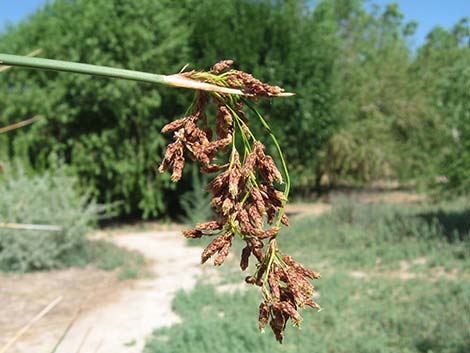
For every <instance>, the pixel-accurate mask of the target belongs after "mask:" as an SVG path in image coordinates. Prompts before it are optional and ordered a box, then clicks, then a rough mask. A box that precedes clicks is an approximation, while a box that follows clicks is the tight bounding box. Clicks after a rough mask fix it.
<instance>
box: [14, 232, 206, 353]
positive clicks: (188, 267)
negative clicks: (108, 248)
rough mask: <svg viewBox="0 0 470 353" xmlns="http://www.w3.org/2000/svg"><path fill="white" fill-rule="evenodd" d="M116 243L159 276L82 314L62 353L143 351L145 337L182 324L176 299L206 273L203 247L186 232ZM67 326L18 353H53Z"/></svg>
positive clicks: (119, 238) (22, 345) (130, 237)
mask: <svg viewBox="0 0 470 353" xmlns="http://www.w3.org/2000/svg"><path fill="white" fill-rule="evenodd" d="M113 240H114V241H115V243H116V244H117V245H119V246H122V247H125V248H128V249H130V250H137V251H140V252H141V253H142V254H144V256H145V257H146V258H147V259H148V260H149V261H151V266H150V271H151V272H153V275H152V276H151V277H150V278H143V279H140V280H136V281H134V282H133V283H132V286H131V287H130V288H125V289H121V290H119V292H118V293H116V296H115V297H114V298H112V300H109V301H104V302H102V303H101V304H100V305H98V306H96V307H94V308H92V309H91V310H87V311H86V312H85V313H82V314H81V315H80V316H79V318H78V320H77V321H76V322H75V323H74V325H73V327H72V329H71V330H70V331H69V333H68V334H67V336H66V338H65V340H64V341H63V342H62V343H61V345H60V347H59V349H58V350H57V353H73V352H77V350H78V348H79V347H80V346H81V345H82V347H81V350H80V352H81V353H93V352H99V353H121V352H122V353H137V352H142V348H143V347H144V344H145V338H146V337H147V336H148V335H150V333H151V332H152V331H153V330H154V329H156V328H158V327H162V326H168V325H171V324H173V323H176V322H178V320H179V318H178V316H176V315H175V314H174V313H173V312H172V310H171V300H172V299H173V297H174V295H175V293H176V291H178V290H179V289H190V288H191V287H193V286H194V284H195V282H196V279H197V275H199V274H202V272H203V268H202V267H201V266H200V264H199V258H200V252H201V250H200V248H196V247H188V246H187V245H186V241H185V239H184V238H183V237H182V236H181V233H180V232H177V231H172V232H148V233H136V234H125V235H119V236H116V237H114V238H113ZM84 296H85V294H84ZM72 316H73V315H71V317H72ZM39 324H40V323H38V325H39ZM64 324H65V323H64ZM64 324H63V325H62V327H50V329H49V330H45V329H44V328H43V329H42V330H41V331H42V332H41V334H40V335H34V336H32V337H28V339H27V340H22V341H20V342H18V343H17V345H16V352H19V353H20V352H21V353H23V352H24V353H26V352H28V353H31V352H34V353H50V352H51V350H52V347H53V346H54V344H55V342H57V341H58V339H59V337H60V335H61V334H62V332H63V330H64V329H65V326H66V325H64ZM13 351H15V350H13Z"/></svg>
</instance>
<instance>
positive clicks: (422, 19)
mask: <svg viewBox="0 0 470 353" xmlns="http://www.w3.org/2000/svg"><path fill="white" fill-rule="evenodd" d="M234 1H237V0H234ZM46 2H47V0H0V30H1V29H3V28H4V27H5V25H6V23H15V22H17V21H19V20H21V19H22V18H25V17H26V16H27V15H28V14H30V13H32V12H34V11H35V10H36V9H37V8H39V7H40V6H41V5H43V4H45V3H46ZM373 2H375V3H378V4H380V5H385V4H388V3H390V2H392V1H391V0H373ZM397 2H398V3H399V5H400V9H401V10H402V12H403V13H404V14H405V20H407V21H411V20H416V21H418V23H419V26H418V30H417V32H416V34H415V36H414V38H413V43H412V44H413V45H420V44H422V43H423V41H424V39H425V37H426V34H427V33H428V32H429V31H430V30H431V29H432V28H433V27H435V26H437V25H440V26H443V27H446V28H449V27H452V26H453V25H454V24H455V23H456V22H457V21H458V20H459V19H461V18H462V17H465V16H470V0H398V1H397Z"/></svg>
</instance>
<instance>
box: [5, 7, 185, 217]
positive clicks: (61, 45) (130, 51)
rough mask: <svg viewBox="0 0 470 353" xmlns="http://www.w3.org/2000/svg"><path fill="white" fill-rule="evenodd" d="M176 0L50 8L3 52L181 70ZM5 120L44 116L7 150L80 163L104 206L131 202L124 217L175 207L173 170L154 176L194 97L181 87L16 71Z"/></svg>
mask: <svg viewBox="0 0 470 353" xmlns="http://www.w3.org/2000/svg"><path fill="white" fill-rule="evenodd" d="M179 13H180V11H179V10H177V9H175V7H174V6H171V2H170V1H158V2H156V1H152V0H139V1H130V0H129V1H120V2H110V1H107V0H99V1H94V0H93V1H91V0H79V1H65V0H58V1H55V2H53V3H51V4H47V5H46V6H45V8H44V9H42V10H40V11H38V12H37V13H35V14H34V15H32V16H31V17H30V18H29V19H28V20H27V21H25V22H23V23H20V24H19V25H18V26H16V27H14V28H11V29H10V30H8V31H7V32H6V33H5V34H4V35H2V36H1V38H0V50H1V51H2V52H9V53H25V52H28V51H30V50H31V48H33V49H36V48H42V49H43V54H42V55H44V56H46V57H49V58H55V59H64V60H70V61H78V62H89V63H94V64H98V65H100V64H101V65H108V66H114V67H123V68H130V69H135V70H141V71H147V72H161V73H165V72H168V73H171V72H177V71H178V70H179V69H180V67H181V65H183V64H184V63H185V62H187V56H186V53H187V46H186V37H187V34H188V31H187V30H186V29H185V26H184V24H183V22H182V21H180V14H179ZM0 90H1V91H2V92H3V93H2V94H3V98H2V101H1V102H0V112H1V115H2V119H4V120H3V122H4V123H6V122H11V121H15V120H17V119H18V118H22V117H29V116H32V115H37V114H40V115H43V116H44V117H45V119H43V120H42V121H41V122H40V123H39V124H36V125H34V126H32V127H31V128H28V129H26V130H24V131H23V130H22V131H18V132H15V133H12V134H9V135H8V138H9V143H8V145H7V146H8V147H9V152H8V153H9V155H10V156H20V157H21V158H24V159H27V160H30V161H31V163H32V165H33V166H34V167H35V168H37V169H41V168H42V167H44V166H46V165H47V160H48V156H49V155H50V154H51V153H55V154H58V155H60V156H62V157H64V158H65V159H66V161H67V162H68V163H69V164H71V165H72V166H73V169H74V170H75V172H76V173H77V174H78V176H79V177H80V181H81V184H82V185H86V186H87V187H89V188H91V192H92V195H93V196H94V197H97V198H98V201H99V202H102V203H111V202H115V201H124V202H122V203H121V205H123V209H122V210H121V212H122V213H131V212H136V211H138V210H140V212H142V214H143V216H144V217H148V216H150V215H157V214H159V213H160V212H163V211H164V210H165V207H166V206H167V204H168V203H169V201H167V200H166V199H165V196H167V195H166V194H165V190H169V189H171V187H170V183H169V178H168V177H167V176H158V177H157V176H156V174H155V166H156V165H158V163H159V161H160V158H161V156H162V155H163V148H164V146H165V144H166V141H165V138H164V137H163V136H162V134H161V133H160V129H161V127H162V126H163V125H164V124H165V122H167V121H168V119H169V118H172V117H173V116H174V115H176V114H179V113H181V112H182V111H183V110H182V109H180V108H181V107H182V105H183V104H184V103H186V102H187V97H186V96H185V94H184V93H183V92H181V91H179V92H178V94H177V93H175V92H171V93H170V92H169V91H170V90H169V89H161V88H157V87H154V86H152V85H143V84H138V83H134V82H128V81H117V80H107V79H97V78H92V77H84V76H78V75H71V74H58V73H51V72H36V71H31V70H24V69H13V70H9V71H7V72H4V73H2V80H1V82H0Z"/></svg>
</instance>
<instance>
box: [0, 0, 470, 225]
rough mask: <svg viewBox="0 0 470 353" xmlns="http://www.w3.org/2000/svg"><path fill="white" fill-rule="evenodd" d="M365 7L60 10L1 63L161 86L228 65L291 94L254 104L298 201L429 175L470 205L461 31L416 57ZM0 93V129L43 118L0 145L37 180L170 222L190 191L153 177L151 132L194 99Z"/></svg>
mask: <svg viewBox="0 0 470 353" xmlns="http://www.w3.org/2000/svg"><path fill="white" fill-rule="evenodd" d="M364 3H365V2H364V1H362V0H323V1H319V2H317V3H316V4H315V6H311V2H309V1H306V0H295V1H274V0H261V1H254V0H241V1H231V0H202V1H201V0H182V1H180V2H178V6H175V5H174V3H173V2H171V1H169V0H160V1H152V0H132V1H131V0H123V1H108V0H97V1H92V0H73V1H69V0H56V1H54V2H52V3H50V4H48V5H46V7H45V8H44V9H42V10H40V11H38V12H37V13H35V14H33V15H32V16H31V17H30V18H29V19H28V20H26V21H24V22H22V23H20V24H19V25H17V26H15V27H11V28H9V29H7V31H6V32H5V33H3V34H2V35H0V51H2V52H7V53H15V54H24V53H28V52H30V51H32V50H34V49H37V48H42V49H43V54H42V55H43V56H45V57H50V58H55V59H62V60H71V61H80V62H89V63H94V64H101V65H108V66H114V67H123V68H130V69H135V70H141V71H147V72H158V73H174V72H178V71H179V70H180V68H181V67H182V66H183V65H184V64H186V63H190V64H192V65H191V68H196V69H200V68H209V67H210V66H211V65H212V64H214V63H215V62H217V61H219V60H220V59H227V58H231V59H234V60H235V62H236V64H235V65H236V68H239V69H242V70H245V71H248V72H251V73H253V74H254V75H255V76H256V77H259V78H260V79H262V80H264V81H267V82H270V83H272V84H277V85H280V86H283V87H284V88H285V89H286V90H288V91H292V92H295V93H296V97H295V98H290V99H278V100H275V101H273V102H261V104H262V107H261V109H262V110H263V112H264V113H265V114H264V115H265V116H266V117H267V119H269V120H270V125H271V126H272V128H273V130H274V132H275V134H276V136H278V138H279V141H280V143H281V145H282V146H283V149H284V152H285V154H286V159H287V162H288V164H289V168H290V170H291V174H292V182H293V185H292V186H293V191H294V194H295V193H296V192H297V193H300V192H303V191H309V190H311V189H312V188H314V187H318V186H319V185H321V184H322V183H326V184H330V185H334V184H335V183H337V182H339V181H343V180H347V181H352V182H361V183H362V182H368V181H372V180H375V179H380V178H399V179H402V180H409V179H413V180H421V179H426V180H429V179H432V180H435V178H436V177H437V176H445V177H446V178H447V179H448V180H449V182H448V183H447V184H442V185H441V188H442V189H449V190H450V189H452V190H454V192H453V194H455V193H461V194H462V193H468V190H469V186H468V180H469V179H470V178H468V170H469V168H468V165H469V164H468V163H469V161H468V158H467V155H468V153H465V151H467V150H468V142H467V141H468V140H470V139H469V138H467V135H468V129H467V127H468V125H469V124H468V120H469V117H468V111H470V109H468V101H470V100H469V99H468V92H469V89H468V82H469V80H468V75H467V73H468V69H467V68H468V66H469V65H468V64H469V55H470V54H469V47H468V22H465V20H463V21H461V22H459V23H458V24H457V25H456V26H455V27H454V28H453V29H452V30H445V29H442V28H436V29H434V30H433V31H432V32H431V33H430V34H429V37H428V40H427V42H426V43H425V45H423V47H422V48H419V49H418V52H417V55H413V53H412V51H411V49H410V47H409V45H408V41H409V37H410V35H412V33H413V32H414V30H415V29H416V23H413V22H410V23H405V22H404V20H403V14H402V13H401V12H400V10H399V8H398V6H397V5H396V4H392V5H389V6H387V7H385V8H380V7H375V8H373V9H372V10H366V7H365V5H364ZM254 24H256V25H254ZM0 91H1V92H2V100H1V101H0V113H1V114H0V119H1V120H0V121H1V123H2V124H8V123H12V122H14V121H18V120H19V119H23V118H29V117H31V116H34V115H38V114H40V115H43V116H44V117H45V118H44V119H42V121H40V122H38V123H36V124H34V125H33V126H30V127H28V128H25V129H21V130H18V131H15V132H12V133H9V134H8V135H7V136H0V143H2V150H1V152H0V153H2V155H6V156H8V157H10V158H11V157H16V158H21V159H22V160H23V161H24V162H25V163H28V164H31V165H32V167H33V168H34V169H36V170H42V169H44V168H46V167H47V166H48V160H49V156H50V155H59V156H61V157H63V158H64V159H65V160H66V162H67V163H68V164H69V165H70V166H72V167H73V169H74V171H75V172H76V174H77V175H78V176H79V180H80V184H81V185H86V186H87V187H90V188H91V192H92V195H93V196H94V197H96V198H97V200H98V201H99V202H100V203H106V204H111V203H114V202H116V201H119V202H120V205H121V208H120V209H119V212H120V214H121V215H124V214H133V215H139V216H142V217H144V218H146V217H154V216H159V215H162V214H170V213H171V211H174V210H177V209H178V202H177V198H178V196H179V195H181V194H182V193H184V192H185V191H188V190H191V183H192V178H191V175H190V173H186V175H185V176H184V180H183V182H182V183H180V184H179V185H178V186H177V187H176V186H174V185H172V184H171V183H170V180H169V177H168V175H166V174H164V175H158V174H157V173H156V171H155V167H156V166H157V165H158V164H159V162H160V160H161V156H162V155H163V151H164V146H165V144H166V141H167V140H166V138H165V137H163V136H162V135H161V134H160V129H161V127H162V126H163V125H164V124H165V123H166V122H168V121H170V120H171V119H174V118H175V117H177V116H179V115H181V114H182V113H183V112H184V109H185V107H186V106H187V105H188V103H189V101H190V98H191V97H190V93H189V92H184V91H181V90H176V89H168V88H161V87H155V86H152V85H143V84H138V83H133V82H127V81H116V80H106V79H98V78H92V77H84V76H78V75H69V74H58V73H52V72H37V71H31V70H25V69H12V70H8V71H6V72H3V73H2V80H1V81H0ZM255 125H256V124H255ZM254 129H255V130H256V129H258V130H260V129H261V127H260V126H258V127H256V126H254ZM455 136H458V138H456V137H455ZM265 142H266V144H267V145H268V148H269V149H273V146H272V145H270V142H269V141H265ZM3 146H5V147H4V148H3ZM271 152H273V150H272V151H271ZM176 188H178V189H176Z"/></svg>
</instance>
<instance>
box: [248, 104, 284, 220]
mask: <svg viewBox="0 0 470 353" xmlns="http://www.w3.org/2000/svg"><path fill="white" fill-rule="evenodd" d="M243 101H244V102H245V104H246V105H247V106H248V107H249V108H250V109H251V110H252V111H253V112H254V113H255V114H256V116H257V117H258V119H259V120H260V122H261V124H262V125H263V126H264V128H265V129H266V130H267V131H268V133H269V136H270V137H271V139H272V140H273V142H274V145H275V146H276V149H277V152H278V153H279V157H280V159H281V164H282V168H283V169H284V174H285V177H286V187H285V189H284V195H285V197H286V200H285V201H284V202H283V205H282V208H281V210H280V211H279V215H278V219H277V221H276V226H279V225H280V223H281V218H282V215H283V214H284V207H285V205H286V203H287V199H288V197H289V191H290V175H289V170H288V169H287V164H286V160H285V158H284V154H283V153H282V150H281V146H280V145H279V142H278V141H277V138H276V136H275V135H274V133H273V132H272V130H271V127H270V126H269V125H268V123H267V122H266V120H265V119H264V118H263V117H262V116H261V114H260V113H258V111H257V110H256V109H255V107H253V105H252V104H251V103H250V102H249V101H248V100H246V99H244V100H243Z"/></svg>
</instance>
